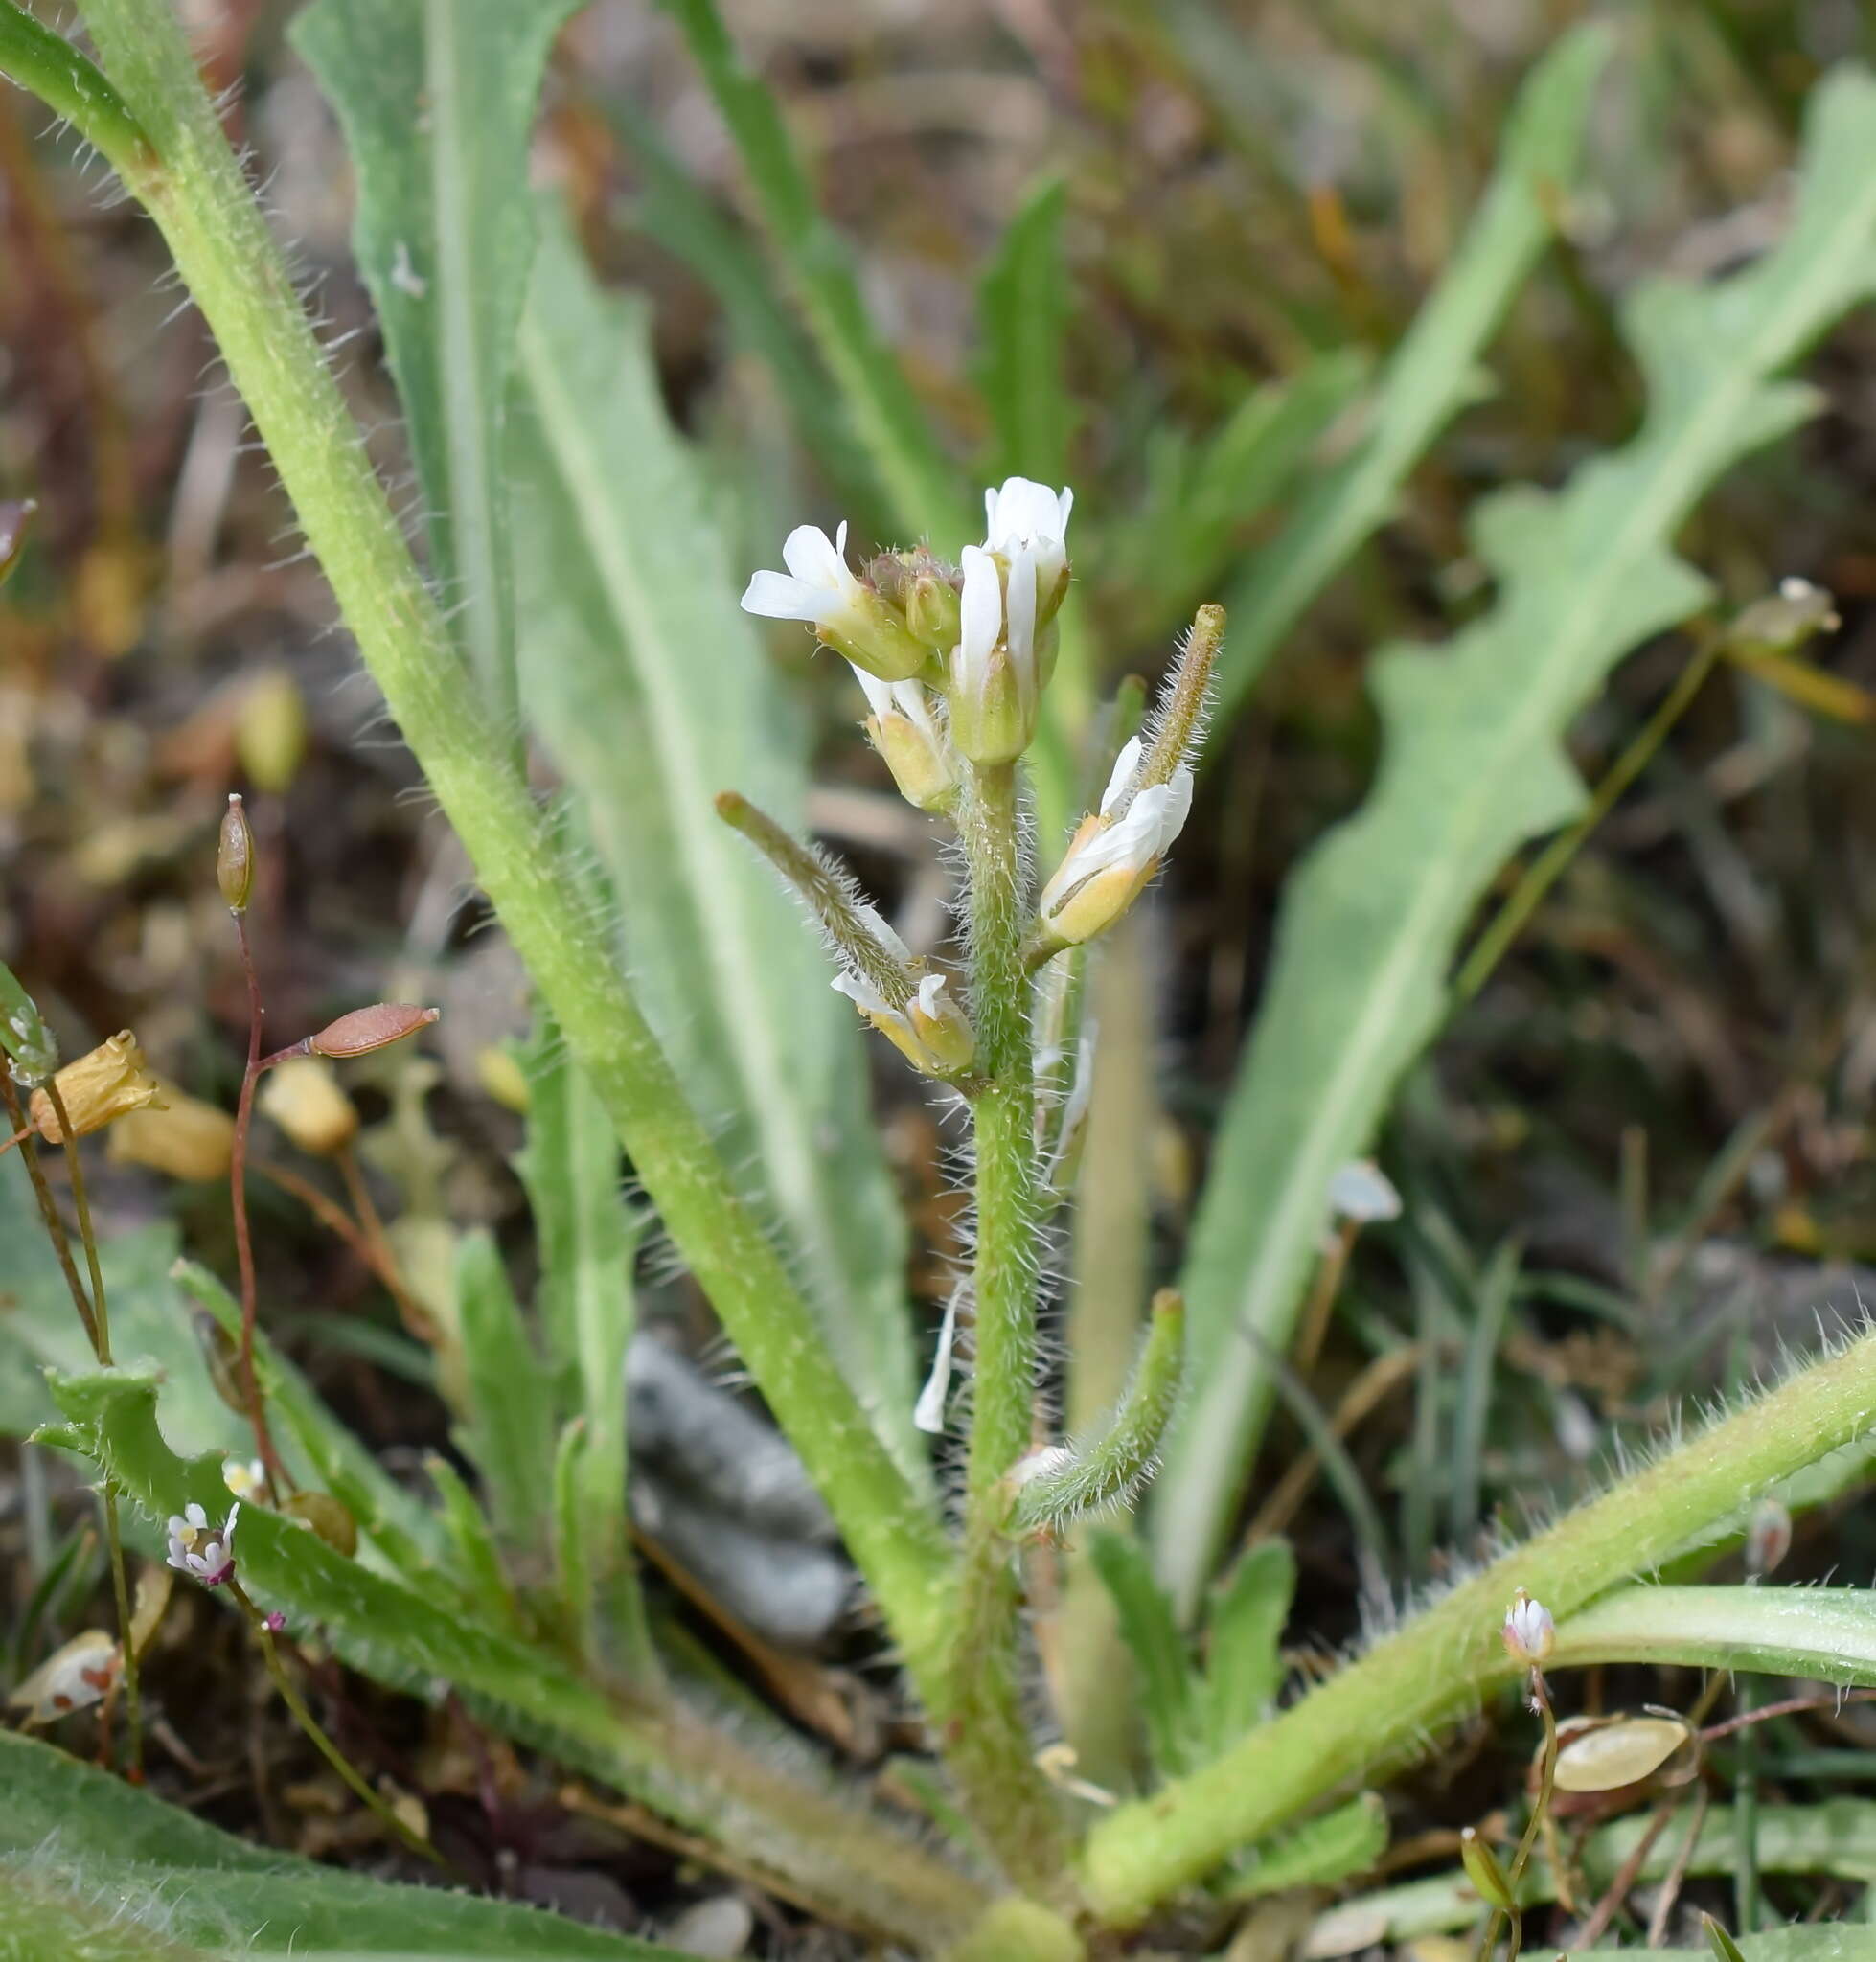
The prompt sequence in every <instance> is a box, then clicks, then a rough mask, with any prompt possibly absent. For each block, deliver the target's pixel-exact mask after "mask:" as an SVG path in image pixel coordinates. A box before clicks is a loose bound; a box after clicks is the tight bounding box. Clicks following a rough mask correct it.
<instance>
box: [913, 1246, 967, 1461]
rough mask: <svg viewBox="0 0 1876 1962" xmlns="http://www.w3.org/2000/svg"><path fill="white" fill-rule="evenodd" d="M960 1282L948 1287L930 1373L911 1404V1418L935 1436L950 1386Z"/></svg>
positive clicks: (942, 1427) (942, 1424) (942, 1422)
mask: <svg viewBox="0 0 1876 1962" xmlns="http://www.w3.org/2000/svg"><path fill="white" fill-rule="evenodd" d="M963 1292H964V1287H963V1284H962V1283H961V1282H960V1283H959V1285H958V1286H957V1287H955V1288H953V1289H951V1292H950V1299H949V1301H947V1302H946V1303H945V1319H944V1323H943V1325H942V1326H941V1327H940V1328H939V1331H938V1349H937V1353H936V1354H935V1355H934V1356H933V1357H932V1358H931V1373H930V1375H929V1376H927V1378H926V1380H925V1387H924V1388H923V1389H922V1390H920V1392H919V1400H918V1402H917V1403H914V1404H913V1405H912V1422H913V1423H914V1424H915V1425H917V1426H918V1427H919V1428H920V1429H921V1430H922V1431H924V1432H925V1433H926V1434H927V1436H930V1437H935V1436H937V1434H938V1433H939V1432H940V1431H941V1430H943V1429H944V1427H945V1399H946V1397H947V1396H948V1395H949V1392H950V1387H951V1345H952V1344H953V1343H954V1342H955V1341H956V1339H957V1303H958V1297H959V1296H960V1295H961V1294H962V1293H963Z"/></svg>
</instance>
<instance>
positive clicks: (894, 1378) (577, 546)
mask: <svg viewBox="0 0 1876 1962" xmlns="http://www.w3.org/2000/svg"><path fill="white" fill-rule="evenodd" d="M520 348H521V364H520V378H521V384H522V390H523V398H524V400H525V403H526V411H527V413H526V415H525V418H517V423H521V424H524V425H525V426H524V427H521V426H517V430H516V436H517V439H519V440H517V443H516V445H515V447H516V462H517V486H518V490H517V498H516V516H517V520H518V524H519V530H520V535H521V536H522V537H523V539H524V541H525V543H526V551H525V553H524V557H523V559H522V564H523V568H524V575H523V576H524V580H525V582H526V583H525V585H524V597H525V605H524V606H523V609H522V617H523V620H524V623H525V631H524V634H523V637H522V649H521V661H522V671H523V674H524V677H525V683H526V695H527V701H528V710H529V714H530V716H531V718H532V719H533V721H534V723H535V726H536V727H537V729H538V731H539V732H540V735H541V737H542V739H543V740H544V741H545V743H546V745H547V747H548V749H549V750H550V752H551V753H552V755H553V757H554V760H555V762H556V763H557V764H558V765H559V766H560V768H561V772H562V774H563V775H564V776H565V778H566V779H567V781H568V783H569V785H570V786H571V787H573V789H574V790H575V791H576V792H577V793H578V796H579V798H580V801H581V805H582V811H583V820H584V823H585V825H586V827H587V829H588V831H589V833H590V835H591V838H592V842H593V845H594V847H595V850H596V853H597V856H598V858H599V861H600V863H601V865H602V866H603V867H604V869H605V872H606V878H608V880H609V881H610V887H611V891H612V894H613V896H614V897H615V898H616V901H617V902H618V907H619V913H620V938H621V941H622V944H623V947H624V952H625V957H626V959H627V960H628V961H629V963H630V965H631V969H632V971H633V976H634V979H635V980H636V982H637V984H638V989H639V994H640V998H641V1000H642V1001H643V1002H644V1005H645V1009H646V1013H647V1015H649V1016H650V1017H651V1019H652V1023H653V1025H654V1027H655V1028H656V1030H657V1032H658V1035H659V1038H661V1040H662V1041H663V1042H664V1044H665V1046H666V1050H667V1053H668V1054H669V1055H670V1056H671V1058H672V1061H673V1062H674V1063H675V1065H676V1067H677V1069H678V1072H679V1074H680V1075H681V1077H682V1078H683V1081H684V1084H685V1087H686V1089H687V1090H688V1091H689V1092H690V1095H691V1098H692V1101H693V1103H694V1104H695V1105H696V1106H698V1108H699V1109H700V1110H702V1111H704V1112H706V1113H707V1114H708V1115H709V1116H710V1117H711V1118H712V1119H714V1120H715V1121H716V1122H717V1123H718V1124H720V1125H721V1128H722V1129H721V1145H722V1149H723V1154H724V1156H725V1158H726V1159H727V1160H728V1161H729V1162H730V1163H732V1164H735V1165H739V1166H742V1167H744V1168H746V1171H747V1174H748V1176H747V1179H746V1184H747V1187H748V1195H749V1197H750V1198H751V1199H752V1200H753V1201H754V1202H755V1203H757V1205H758V1206H759V1207H760V1208H761V1209H762V1210H764V1211H765V1212H766V1214H767V1216H768V1217H769V1219H770V1220H771V1221H773V1222H774V1223H775V1224H776V1226H777V1227H778V1228H779V1231H780V1236H781V1238H782V1240H783V1242H784V1243H785V1244H786V1245H787V1247H788V1249H789V1254H790V1256H791V1257H792V1259H793V1262H794V1265H795V1267H796V1270H797V1272H798V1273H799V1274H800V1276H801V1278H802V1280H803V1282H804V1284H805V1286H806V1291H807V1292H808V1294H809V1295H810V1297H811V1299H812V1301H813V1303H814V1305H815V1307H816V1309H817V1311H818V1312H820V1313H821V1314H822V1316H823V1317H824V1325H825V1326H826V1328H827V1330H828V1333H829V1335H831V1337H832V1338H833V1341H834V1345H835V1351H836V1353H837V1355H838V1356H839V1357H840V1360H841V1363H842V1365H843V1367H844V1368H845V1370H846V1372H847V1376H848V1380H849V1381H850V1382H851V1383H852V1384H853V1386H854V1388H855V1390H856V1391H857V1392H858V1395H859V1396H860V1398H861V1400H862V1402H864V1403H866V1405H867V1407H868V1410H869V1412H870V1413H871V1414H872V1416H873V1419H874V1422H875V1424H876V1426H877V1427H878V1428H879V1430H880V1434H881V1437H882V1438H883V1439H884V1440H885V1442H886V1444H887V1445H888V1447H889V1448H890V1449H892V1450H893V1452H894V1455H895V1456H896V1457H897V1458H898V1459H899V1461H900V1462H901V1464H902V1465H903V1466H904V1467H905V1468H907V1469H908V1470H910V1469H913V1468H921V1469H920V1470H919V1471H918V1475H920V1476H921V1477H923V1475H924V1472H923V1469H922V1468H923V1467H924V1465H925V1458H924V1453H923V1450H922V1448H921V1446H920V1443H919V1439H918V1434H917V1432H916V1431H915V1430H914V1428H913V1426H912V1399H913V1384H914V1374H913V1359H912V1349H911V1337H910V1330H909V1322H908V1317H907V1315H906V1313H905V1309H904V1291H903V1288H902V1285H901V1269H902V1264H903V1260H904V1221H903V1220H902V1218H901V1217H900V1214H899V1210H898V1204H897V1200H896V1198H895V1197H894V1195H893V1192H892V1188H891V1183H890V1180H889V1178H888V1176H887V1174H886V1170H885V1165H884V1161H883V1158H882V1156H881V1151H880V1147H879V1142H878V1138H877V1135H876V1134H875V1132H874V1129H873V1127H872V1123H871V1120H870V1118H869V1115H868V1112H867V1105H866V1095H865V1082H864V1058H863V1055H862V1052H861V1048H860V1039H861V1031H860V1029H859V1025H858V1019H857V1018H856V1017H855V1016H854V1015H853V1013H852V1011H851V1010H850V1009H849V1008H848V1006H847V1005H846V1004H845V1003H844V1002H842V1001H841V1000H840V999H839V997H838V996H836V995H835V993H834V992H833V990H832V988H831V986H830V983H831V980H832V974H831V972H830V970H829V966H828V963H827V961H826V958H825V957H824V955H823V954H822V952H821V950H820V948H819V947H818V946H817V945H816V943H815V936H814V933H813V930H812V927H811V926H810V925H809V924H807V923H806V922H804V921H803V920H802V919H801V918H800V917H799V915H798V914H797V912H796V910H795V908H794V905H793V902H792V901H790V900H789V898H788V897H787V895H786V894H785V893H783V892H782V891H781V890H780V888H779V886H778V884H777V882H776V880H775V878H774V876H773V875H772V874H771V873H770V872H769V871H768V870H767V868H766V867H765V866H763V865H760V864H757V863H754V862H752V861H751V858H750V855H749V853H748V852H747V850H746V848H745V847H744V845H743V843H742V841H741V840H740V839H738V838H736V837H734V836H732V835H731V834H730V833H728V832H727V831H725V830H724V828H723V826H722V825H721V823H720V822H719V821H718V819H717V815H716V810H715V808H714V800H715V798H716V796H717V793H718V792H719V791H721V790H727V789H734V790H740V791H743V792H745V793H746V794H747V795H748V796H749V797H750V798H752V799H753V800H754V801H755V802H757V803H759V804H760V805H761V806H762V807H763V809H764V810H768V811H770V812H772V813H773V814H774V815H775V816H776V818H777V819H778V820H779V821H780V822H781V823H782V824H784V825H785V826H786V827H788V828H789V830H790V831H799V830H800V829H801V828H802V816H803V810H804V805H805V802H806V794H807V777H806V770H805V767H804V764H803V750H804V747H805V740H804V738H803V735H802V732H801V731H800V730H799V729H798V728H797V727H796V726H795V724H794V722H793V721H792V719H791V718H790V716H789V710H788V704H787V702H786V700H785V699H784V698H783V696H782V694H781V691H780V690H779V689H778V688H777V686H776V684H775V679H774V676H773V674H772V673H770V671H769V668H768V665H767V663H766V660H765V658H764V656H763V651H762V647H761V644H760V642H759V641H758V640H757V638H756V635H755V631H754V628H753V627H752V625H751V623H750V621H749V619H748V617H747V616H746V615H744V613H742V612H741V611H739V610H738V607H737V605H736V598H735V594H736V585H735V582H734V581H733V580H732V577H731V573H730V568H729V566H728V563H727V561H726V559H725V556H724V553H723V549H722V544H721V539H720V537H719V536H718V533H717V529H716V526H715V525H714V523H713V522H712V517H711V513H710V510H709V505H708V496H707V491H706V489H705V486H704V483H703V481H702V478H701V475H700V473H699V471H698V468H697V465H696V463H695V460H694V459H693V457H692V456H691V453H690V451H689V450H688V448H687V447H686V445H684V444H683V442H682V441H681V440H680V439H679V437H678V436H677V434H676V433H675V431H674V430H673V428H672V427H671V424H670V422H669V420H668V418H667V417H666V415H665V411H664V405H663V402H662V399H660V395H659V389H658V379H657V374H656V370H655V367H654V365H653V362H652V350H651V343H650V335H649V325H648V322H647V320H646V317H645V315H644V313H643V311H642V310H640V309H638V308H633V307H629V306H627V305H622V304H621V303H619V302H616V301H614V300H612V299H609V298H607V297H606V295H604V294H602V293H601V292H600V291H599V289H598V287H597V286H596V285H594V283H593V279H592V276H591V274H590V273H589V272H588V271H587V270H586V268H585V266H584V264H583V262H582V261H581V258H580V253H579V248H578V246H577V245H576V244H575V242H574V240H572V239H571V237H570V236H568V235H567V233H566V231H565V230H564V228H563V227H561V226H555V227H554V228H553V229H551V230H550V231H548V232H547V234H546V236H545V237H544V238H543V240H542V245H541V252H540V257H539V261H538V265H537V267H536V285H535V293H534V298H533V301H532V304H531V306H530V308H529V311H528V314H527V317H526V319H525V320H524V321H523V323H522V329H521V341H520ZM854 695H855V709H856V713H857V714H858V709H859V707H860V699H859V691H858V688H856V689H855V691H854Z"/></svg>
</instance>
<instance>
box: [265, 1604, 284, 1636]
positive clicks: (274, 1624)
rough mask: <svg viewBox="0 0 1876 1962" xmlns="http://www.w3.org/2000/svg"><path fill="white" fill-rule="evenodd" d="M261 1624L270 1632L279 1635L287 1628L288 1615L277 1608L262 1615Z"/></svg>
mask: <svg viewBox="0 0 1876 1962" xmlns="http://www.w3.org/2000/svg"><path fill="white" fill-rule="evenodd" d="M261 1626H262V1627H263V1629H265V1630H266V1631H267V1632H268V1634H270V1635H277V1634H279V1633H280V1632H281V1631H282V1630H283V1629H285V1628H286V1616H285V1615H284V1614H283V1613H281V1611H280V1609H279V1608H274V1609H273V1610H272V1611H271V1612H269V1613H267V1614H264V1615H263V1616H262V1618H261Z"/></svg>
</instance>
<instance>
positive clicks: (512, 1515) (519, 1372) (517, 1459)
mask: <svg viewBox="0 0 1876 1962" xmlns="http://www.w3.org/2000/svg"><path fill="white" fill-rule="evenodd" d="M606 1139H607V1142H608V1144H609V1143H611V1142H612V1128H611V1126H610V1125H607V1126H606ZM615 1152H616V1148H615ZM614 1198H615V1201H616V1198H617V1195H616V1193H615V1194H614ZM544 1237H545V1236H543V1239H544ZM614 1312H615V1314H618V1315H621V1316H623V1315H624V1314H625V1313H626V1312H629V1302H622V1304H621V1306H619V1307H618V1308H616V1309H615V1311H614ZM456 1324H457V1333H458V1335H459V1338H460V1340H461V1342H462V1346H463V1374H464V1379H465V1387H466V1389H467V1392H468V1396H469V1412H468V1423H467V1424H466V1426H465V1427H464V1436H463V1444H464V1448H465V1449H466V1450H467V1451H468V1453H469V1457H470V1458H471V1459H472V1460H473V1461H474V1464H475V1468H476V1470H477V1471H479V1472H480V1473H481V1475H482V1490H483V1494H484V1495H485V1497H486V1499H487V1502H488V1506H489V1513H490V1516H491V1517H492V1520H493V1522H494V1528H495V1532H496V1534H497V1536H498V1537H499V1538H500V1539H501V1540H502V1541H503V1543H504V1544H506V1545H507V1546H508V1547H510V1548H511V1549H514V1548H516V1547H522V1546H537V1545H538V1544H540V1543H541V1541H542V1540H543V1539H544V1538H545V1535H546V1532H547V1529H548V1524H549V1521H550V1520H551V1517H552V1515H553V1504H552V1486H553V1469H554V1405H553V1399H552V1396H551V1394H550V1379H549V1376H548V1373H547V1371H546V1369H545V1368H544V1367H543V1366H542V1364H541V1361H540V1359H539V1357H538V1356H537V1355H536V1354H535V1349H534V1344H533V1342H532V1340H531V1339H530V1337H529V1334H528V1329H527V1325H526V1324H525V1323H524V1322H523V1321H522V1319H521V1305H520V1303H519V1302H518V1301H516V1300H515V1289H514V1288H513V1287H512V1286H511V1285H510V1283H509V1279H508V1269H507V1268H506V1267H505V1266H503V1265H502V1257H501V1250H500V1248H498V1247H497V1246H496V1244H495V1242H494V1237H493V1236H492V1234H491V1233H489V1232H488V1231H487V1230H486V1229H482V1230H478V1231H476V1232H473V1233H466V1234H465V1235H464V1236H463V1238H462V1240H461V1241H460V1242H459V1243H457V1247H456ZM615 1388H616V1385H615Z"/></svg>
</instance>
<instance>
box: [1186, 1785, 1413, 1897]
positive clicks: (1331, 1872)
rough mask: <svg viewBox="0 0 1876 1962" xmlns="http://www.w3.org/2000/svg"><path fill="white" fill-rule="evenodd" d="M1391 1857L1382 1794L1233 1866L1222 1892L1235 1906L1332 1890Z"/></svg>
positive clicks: (1368, 1794)
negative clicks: (1295, 1892) (1289, 1892)
mask: <svg viewBox="0 0 1876 1962" xmlns="http://www.w3.org/2000/svg"><path fill="white" fill-rule="evenodd" d="M1386 1851H1387V1807H1386V1804H1385V1802H1384V1800H1383V1798H1382V1796H1381V1794H1380V1792H1378V1791H1364V1792H1362V1794H1361V1797H1360V1798H1352V1799H1350V1800H1349V1801H1348V1803H1347V1804H1346V1805H1338V1806H1337V1807H1336V1808H1335V1809H1334V1811H1332V1812H1326V1813H1324V1814H1322V1815H1321V1816H1320V1817H1319V1818H1314V1819H1306V1820H1305V1821H1304V1822H1303V1824H1301V1825H1300V1826H1295V1827H1293V1828H1292V1829H1291V1830H1290V1831H1289V1832H1288V1833H1284V1834H1280V1835H1279V1836H1278V1837H1276V1838H1274V1839H1268V1840H1266V1841H1265V1842H1264V1843H1263V1844H1262V1845H1261V1846H1254V1847H1252V1848H1251V1850H1250V1851H1249V1852H1248V1853H1247V1854H1246V1855H1244V1856H1243V1857H1242V1858H1241V1859H1237V1860H1235V1861H1233V1863H1232V1866H1231V1869H1230V1872H1229V1874H1228V1875H1226V1876H1225V1877H1224V1879H1223V1880H1222V1881H1221V1882H1220V1889H1219V1891H1220V1892H1221V1893H1223V1894H1224V1895H1225V1896H1226V1897H1227V1898H1228V1899H1230V1900H1233V1901H1248V1900H1252V1899H1254V1898H1256V1897H1257V1896H1258V1895H1260V1894H1277V1893H1281V1892H1282V1891H1283V1889H1284V1888H1286V1887H1332V1886H1334V1885H1335V1884H1336V1882H1338V1881H1346V1880H1349V1879H1351V1878H1352V1877H1353V1876H1354V1875H1356V1874H1363V1873H1366V1872H1367V1870H1368V1869H1369V1868H1370V1867H1371V1866H1373V1865H1374V1863H1375V1861H1376V1860H1378V1859H1380V1858H1381V1856H1382V1855H1383V1854H1384V1853H1385V1852H1386Z"/></svg>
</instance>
